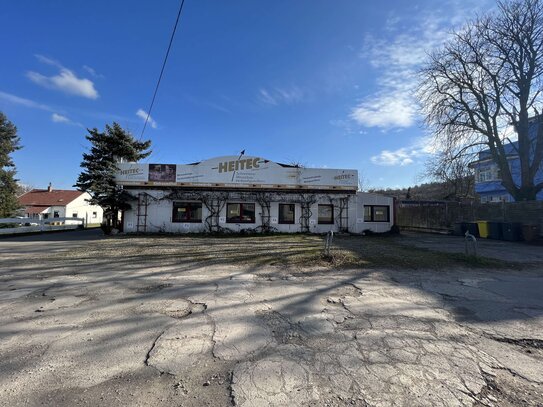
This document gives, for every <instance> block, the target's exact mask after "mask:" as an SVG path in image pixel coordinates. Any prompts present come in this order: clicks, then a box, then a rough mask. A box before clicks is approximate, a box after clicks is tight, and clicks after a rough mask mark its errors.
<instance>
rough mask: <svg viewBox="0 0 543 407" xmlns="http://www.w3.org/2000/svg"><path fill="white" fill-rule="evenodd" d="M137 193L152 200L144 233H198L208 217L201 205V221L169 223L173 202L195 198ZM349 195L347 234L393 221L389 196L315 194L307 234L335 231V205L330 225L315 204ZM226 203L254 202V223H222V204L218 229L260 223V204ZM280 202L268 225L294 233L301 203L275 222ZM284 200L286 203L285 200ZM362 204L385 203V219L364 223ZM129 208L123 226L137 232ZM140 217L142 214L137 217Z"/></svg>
mask: <svg viewBox="0 0 543 407" xmlns="http://www.w3.org/2000/svg"><path fill="white" fill-rule="evenodd" d="M140 192H145V193H147V194H149V195H150V196H152V197H153V198H155V199H149V205H148V206H147V222H146V229H145V231H146V232H148V233H157V232H163V233H202V232H206V231H207V229H206V227H207V225H206V223H205V219H206V218H207V217H208V216H209V211H208V209H207V208H206V207H205V205H202V222H199V223H177V222H172V212H173V202H174V201H178V202H190V201H195V202H198V201H197V200H191V199H176V200H170V199H163V197H164V196H165V194H166V193H168V192H170V191H163V190H130V193H131V194H133V195H134V196H136V195H137V194H138V193H140ZM346 196H348V197H349V202H348V210H347V214H348V216H347V225H348V230H349V232H351V233H362V232H363V231H365V230H371V231H373V232H376V233H382V232H387V231H389V230H390V227H391V226H392V224H393V218H394V208H393V199H392V198H388V197H384V196H380V195H376V194H367V193H357V194H356V195H355V194H351V195H343V194H340V195H331V194H317V195H316V197H317V202H315V203H314V204H312V205H311V208H310V209H311V212H312V215H311V217H310V218H309V231H310V232H311V233H327V232H329V231H334V232H339V231H340V227H339V206H337V205H334V224H319V223H318V205H319V204H330V198H332V199H337V198H340V197H346ZM226 202H229V203H239V202H241V203H244V202H245V203H253V202H254V203H255V223H226V205H224V207H223V208H222V209H221V211H220V214H219V219H220V222H219V225H220V226H221V227H222V228H225V229H228V230H231V231H233V232H239V231H241V230H244V229H254V228H257V227H258V226H260V225H262V208H261V207H260V205H259V204H258V203H257V202H255V201H251V200H239V199H229V200H227V201H226ZM280 203H283V202H271V203H270V227H272V228H274V229H275V230H276V231H278V232H284V233H296V232H301V231H302V228H301V225H300V223H299V220H300V217H301V215H302V206H301V203H295V219H296V222H295V223H294V224H279V223H277V220H278V213H279V204H280ZM284 203H289V202H288V201H285V202H284ZM364 205H386V206H389V214H390V218H389V222H364ZM131 206H132V209H130V210H127V211H125V213H124V220H123V222H124V223H123V226H124V231H125V232H127V233H135V232H137V224H138V221H137V201H136V200H134V201H133V202H131ZM141 219H142V220H143V217H142V218H141Z"/></svg>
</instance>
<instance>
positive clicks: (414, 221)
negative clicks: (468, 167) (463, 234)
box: [396, 201, 543, 231]
mask: <svg viewBox="0 0 543 407" xmlns="http://www.w3.org/2000/svg"><path fill="white" fill-rule="evenodd" d="M396 213H397V222H398V226H400V228H402V227H404V228H421V229H435V230H450V229H452V227H453V224H454V223H455V222H473V221H477V220H488V221H496V222H520V223H525V224H539V225H541V230H542V231H543V201H531V202H500V203H486V204H481V203H472V204H470V203H458V202H440V203H435V204H433V203H429V204H421V205H419V206H409V205H403V204H401V203H400V204H399V205H398V208H397V212H396Z"/></svg>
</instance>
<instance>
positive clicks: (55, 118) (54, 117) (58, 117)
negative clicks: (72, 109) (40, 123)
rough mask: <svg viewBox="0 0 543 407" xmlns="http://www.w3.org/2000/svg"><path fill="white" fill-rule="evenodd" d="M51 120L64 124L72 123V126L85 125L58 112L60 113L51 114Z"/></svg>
mask: <svg viewBox="0 0 543 407" xmlns="http://www.w3.org/2000/svg"><path fill="white" fill-rule="evenodd" d="M51 120H52V121H53V122H54V123H63V124H69V125H72V126H78V127H83V125H82V124H81V123H77V122H74V121H73V120H70V119H69V118H67V117H66V116H63V115H61V114H58V113H53V114H52V115H51Z"/></svg>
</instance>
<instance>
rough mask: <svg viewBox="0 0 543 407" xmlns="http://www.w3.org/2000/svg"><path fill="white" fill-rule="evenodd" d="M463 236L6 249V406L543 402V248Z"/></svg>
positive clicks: (29, 242) (51, 240)
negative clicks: (473, 244) (327, 250)
mask: <svg viewBox="0 0 543 407" xmlns="http://www.w3.org/2000/svg"><path fill="white" fill-rule="evenodd" d="M455 239H456V240H455ZM459 239H460V238H451V237H440V236H437V237H436V236H427V235H426V236H422V235H407V236H399V237H341V236H338V237H336V239H335V243H334V247H333V250H332V255H331V256H330V257H328V258H323V256H322V237H319V236H304V235H290V236H257V237H255V236H248V237H240V236H229V237H202V236H198V237H189V236H184V237H183V236H177V237H172V236H132V237H126V236H116V237H109V238H106V237H103V236H101V234H100V231H98V230H90V231H82V232H67V233H57V234H51V235H37V236H26V237H17V238H4V239H0V405H2V406H23V405H24V406H42V405H45V406H79V405H91V406H95V405H100V406H231V405H236V406H245V407H248V406H286V405H288V406H353V405H354V406H472V405H474V406H543V367H542V366H543V259H542V258H541V256H542V252H543V249H542V247H537V246H526V245H520V244H507V243H504V242H486V243H481V247H483V246H485V245H487V244H488V245H489V247H488V248H483V249H482V250H481V252H480V254H483V255H484V256H488V257H479V258H471V257H467V256H465V255H463V254H462V251H463V241H462V240H461V239H460V240H459ZM490 246H492V247H490ZM485 247H486V246H485ZM504 253H514V254H515V253H516V254H515V255H511V256H509V255H504ZM519 253H520V254H519Z"/></svg>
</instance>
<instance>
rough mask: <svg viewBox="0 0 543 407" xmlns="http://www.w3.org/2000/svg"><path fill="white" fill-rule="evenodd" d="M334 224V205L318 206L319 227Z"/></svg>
mask: <svg viewBox="0 0 543 407" xmlns="http://www.w3.org/2000/svg"><path fill="white" fill-rule="evenodd" d="M332 223H334V205H319V225H331V224H332Z"/></svg>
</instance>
